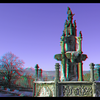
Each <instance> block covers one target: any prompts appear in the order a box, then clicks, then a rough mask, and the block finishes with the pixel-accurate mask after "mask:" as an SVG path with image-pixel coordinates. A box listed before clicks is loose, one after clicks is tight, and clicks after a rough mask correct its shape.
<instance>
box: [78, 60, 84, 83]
mask: <svg viewBox="0 0 100 100" xmlns="http://www.w3.org/2000/svg"><path fill="white" fill-rule="evenodd" d="M82 68H83V63H82V61H81V62H79V63H78V81H83V76H82Z"/></svg>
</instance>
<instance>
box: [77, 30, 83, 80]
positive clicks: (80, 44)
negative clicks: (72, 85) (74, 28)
mask: <svg viewBox="0 0 100 100" xmlns="http://www.w3.org/2000/svg"><path fill="white" fill-rule="evenodd" d="M78 39H79V51H78V52H79V54H80V57H79V58H80V59H81V54H82V43H81V41H82V33H81V31H80V32H79V38H78ZM82 66H83V63H82V61H81V62H79V63H78V81H83V76H82V70H83V69H82V68H83V67H82Z"/></svg>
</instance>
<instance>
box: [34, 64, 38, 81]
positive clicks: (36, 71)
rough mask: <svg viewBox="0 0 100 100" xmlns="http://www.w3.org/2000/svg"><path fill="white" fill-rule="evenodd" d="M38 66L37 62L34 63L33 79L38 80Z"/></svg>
mask: <svg viewBox="0 0 100 100" xmlns="http://www.w3.org/2000/svg"><path fill="white" fill-rule="evenodd" d="M38 68H39V66H38V64H36V65H35V77H36V78H35V81H37V80H38Z"/></svg>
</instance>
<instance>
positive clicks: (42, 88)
mask: <svg viewBox="0 0 100 100" xmlns="http://www.w3.org/2000/svg"><path fill="white" fill-rule="evenodd" d="M37 87H38V88H37V97H54V85H53V84H50V85H49V84H41V85H40V84H38V86H37Z"/></svg>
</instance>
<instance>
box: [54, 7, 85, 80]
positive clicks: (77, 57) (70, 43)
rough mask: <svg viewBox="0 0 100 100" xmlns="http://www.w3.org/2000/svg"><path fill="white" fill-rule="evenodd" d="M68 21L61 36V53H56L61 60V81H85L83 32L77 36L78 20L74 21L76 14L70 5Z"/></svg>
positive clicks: (56, 56)
mask: <svg viewBox="0 0 100 100" xmlns="http://www.w3.org/2000/svg"><path fill="white" fill-rule="evenodd" d="M67 14H68V21H67V20H66V21H65V25H64V30H63V34H62V36H61V41H60V45H61V54H56V55H55V56H54V58H55V59H56V60H58V61H61V78H60V79H61V81H77V80H78V81H83V67H82V64H83V63H82V61H85V60H86V58H87V55H86V54H82V53H83V52H82V43H81V41H82V33H81V31H80V32H79V37H77V36H76V22H75V20H74V23H72V19H73V16H74V14H72V12H71V10H70V8H69V7H68V11H67Z"/></svg>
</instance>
